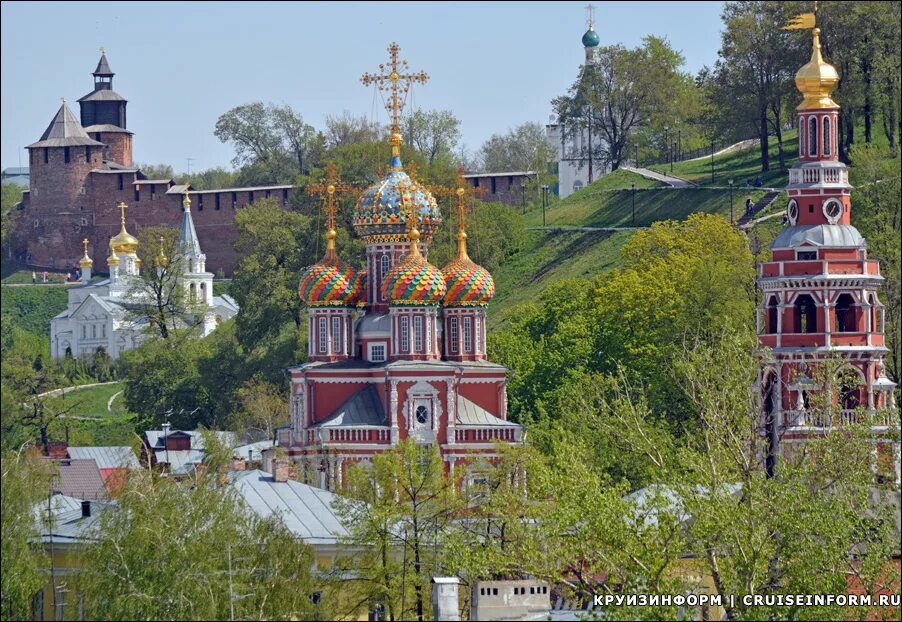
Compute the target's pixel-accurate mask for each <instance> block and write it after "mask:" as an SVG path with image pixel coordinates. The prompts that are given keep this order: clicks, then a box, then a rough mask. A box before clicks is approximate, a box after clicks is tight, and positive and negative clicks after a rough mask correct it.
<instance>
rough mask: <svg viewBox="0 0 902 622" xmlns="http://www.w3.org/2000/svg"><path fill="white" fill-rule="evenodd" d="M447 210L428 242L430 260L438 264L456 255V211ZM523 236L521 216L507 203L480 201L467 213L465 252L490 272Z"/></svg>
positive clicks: (519, 244) (518, 246)
mask: <svg viewBox="0 0 902 622" xmlns="http://www.w3.org/2000/svg"><path fill="white" fill-rule="evenodd" d="M448 212H449V213H448V214H447V215H446V216H445V222H444V224H443V225H442V230H441V231H439V232H438V233H437V234H436V237H435V238H433V240H432V243H431V244H430V246H429V261H430V262H431V263H433V264H434V265H436V266H438V267H442V266H444V265H446V264H447V263H448V262H449V261H451V260H452V259H453V258H455V257H457V212H456V210H448ZM525 240H526V228H525V227H524V226H523V216H521V215H520V213H519V212H517V211H516V210H514V209H512V208H511V207H510V206H509V205H505V204H503V203H479V204H478V205H476V207H475V208H474V209H473V211H472V212H470V214H469V216H467V253H468V254H469V255H470V258H471V259H472V260H473V261H475V262H476V263H478V264H479V265H481V266H482V267H484V268H486V269H487V270H488V271H489V272H494V271H495V270H497V269H498V268H499V267H500V266H501V264H503V263H504V262H505V260H507V259H508V258H509V257H510V256H512V255H513V254H515V253H517V252H519V251H520V250H521V249H522V248H523V245H524V242H525Z"/></svg>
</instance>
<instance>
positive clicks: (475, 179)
mask: <svg viewBox="0 0 902 622" xmlns="http://www.w3.org/2000/svg"><path fill="white" fill-rule="evenodd" d="M473 187H474V188H478V187H479V178H478V177H474V178H473Z"/></svg>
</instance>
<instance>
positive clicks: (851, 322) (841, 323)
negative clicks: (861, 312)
mask: <svg viewBox="0 0 902 622" xmlns="http://www.w3.org/2000/svg"><path fill="white" fill-rule="evenodd" d="M856 315H857V314H856V313H855V299H854V298H852V296H851V295H850V294H842V295H841V296H840V297H839V298H838V299H837V300H836V332H838V333H854V332H855V331H857V330H858V322H857V321H856V317H855V316H856Z"/></svg>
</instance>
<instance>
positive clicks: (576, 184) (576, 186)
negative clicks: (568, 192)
mask: <svg viewBox="0 0 902 622" xmlns="http://www.w3.org/2000/svg"><path fill="white" fill-rule="evenodd" d="M582 187H583V182H581V181H579V180H577V181H574V182H573V192H577V191H578V190H582Z"/></svg>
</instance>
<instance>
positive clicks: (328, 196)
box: [307, 162, 354, 231]
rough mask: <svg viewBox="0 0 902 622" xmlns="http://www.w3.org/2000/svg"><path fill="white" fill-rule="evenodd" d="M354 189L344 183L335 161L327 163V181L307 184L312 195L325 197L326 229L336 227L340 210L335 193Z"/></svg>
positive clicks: (330, 229) (308, 192) (308, 191)
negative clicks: (337, 214) (341, 180)
mask: <svg viewBox="0 0 902 622" xmlns="http://www.w3.org/2000/svg"><path fill="white" fill-rule="evenodd" d="M352 190H354V186H352V185H351V184H343V183H341V182H340V181H339V179H338V171H337V170H336V168H335V163H334V162H329V163H327V164H326V179H325V183H318V184H310V185H308V186H307V194H309V195H310V196H313V195H319V196H320V198H322V199H323V202H324V203H325V208H326V230H327V231H332V230H334V229H335V215H336V213H337V212H338V206H337V205H335V195H336V194H344V193H346V192H351V191H352Z"/></svg>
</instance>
